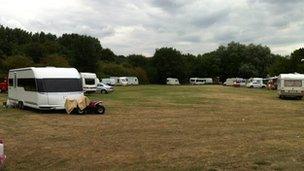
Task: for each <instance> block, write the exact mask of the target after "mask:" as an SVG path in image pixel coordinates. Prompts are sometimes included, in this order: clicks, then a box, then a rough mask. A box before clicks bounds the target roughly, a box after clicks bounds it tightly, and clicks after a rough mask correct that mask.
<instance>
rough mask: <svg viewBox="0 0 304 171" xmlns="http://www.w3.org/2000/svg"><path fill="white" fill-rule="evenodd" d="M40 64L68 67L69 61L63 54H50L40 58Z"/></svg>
mask: <svg viewBox="0 0 304 171" xmlns="http://www.w3.org/2000/svg"><path fill="white" fill-rule="evenodd" d="M41 64H43V65H45V66H54V67H70V65H69V62H68V61H67V59H66V58H65V57H63V56H58V55H50V56H47V57H45V58H43V59H42V60H41Z"/></svg>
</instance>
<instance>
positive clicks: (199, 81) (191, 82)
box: [189, 78, 206, 85]
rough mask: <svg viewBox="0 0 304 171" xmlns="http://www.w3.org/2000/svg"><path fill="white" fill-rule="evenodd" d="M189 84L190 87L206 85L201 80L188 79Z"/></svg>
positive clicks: (203, 80)
mask: <svg viewBox="0 0 304 171" xmlns="http://www.w3.org/2000/svg"><path fill="white" fill-rule="evenodd" d="M189 81H190V84H192V85H203V84H206V80H205V79H203V78H190V79H189Z"/></svg>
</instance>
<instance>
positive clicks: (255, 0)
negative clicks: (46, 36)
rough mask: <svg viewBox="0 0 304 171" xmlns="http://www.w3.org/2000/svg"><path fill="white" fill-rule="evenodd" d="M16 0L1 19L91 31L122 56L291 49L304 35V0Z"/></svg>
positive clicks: (0, 11)
mask: <svg viewBox="0 0 304 171" xmlns="http://www.w3.org/2000/svg"><path fill="white" fill-rule="evenodd" d="M12 1H14V2H15V3H19V1H18V0H0V3H1V4H2V5H1V6H0V24H4V25H6V26H11V27H21V28H23V29H26V30H28V31H44V32H51V33H55V34H57V35H60V34H63V33H73V32H75V33H80V34H86V35H91V36H94V37H98V38H99V39H100V42H101V44H102V46H103V47H107V48H111V49H112V50H113V51H114V52H115V53H117V54H123V55H128V54H131V53H139V54H146V55H148V56H151V55H152V54H153V52H154V50H155V48H159V47H162V46H173V47H175V48H178V49H180V50H181V51H185V52H189V53H194V54H198V53H203V52H208V51H211V50H214V49H215V48H216V47H217V46H218V45H220V44H226V43H228V42H230V41H240V42H241V43H258V44H259V43H262V44H263V45H267V46H269V47H270V48H272V47H274V48H275V51H276V52H280V53H281V52H284V53H285V54H289V53H290V52H291V51H293V50H294V49H291V48H290V47H298V46H300V45H301V43H302V41H303V39H304V37H303V35H304V22H303V17H304V13H303V11H304V1H302V0H289V1H288V0H228V1H227V0H216V1H210V0H190V1H189V0H113V1H109V0H71V1H72V2H71V1H70V0H52V2H57V3H60V4H61V5H60V7H58V6H53V7H52V6H51V7H48V6H45V5H43V2H37V1H34V0H28V1H27V3H26V4H29V5H30V6H35V5H37V4H38V5H37V6H36V7H35V8H33V9H31V10H29V11H27V10H23V9H26V8H22V9H16V8H15V6H7V5H6V4H8V3H6V2H12ZM45 1H51V0H45ZM39 4H40V5H39ZM49 4H50V5H51V4H52V3H49ZM71 4H73V7H70V6H71ZM61 6H65V8H63V7H61ZM21 11H22V12H21ZM41 11H42V13H41ZM302 44H303V43H302ZM287 47H288V48H287Z"/></svg>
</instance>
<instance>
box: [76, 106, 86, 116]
mask: <svg viewBox="0 0 304 171" xmlns="http://www.w3.org/2000/svg"><path fill="white" fill-rule="evenodd" d="M77 114H79V115H83V114H85V109H83V110H81V109H79V108H77Z"/></svg>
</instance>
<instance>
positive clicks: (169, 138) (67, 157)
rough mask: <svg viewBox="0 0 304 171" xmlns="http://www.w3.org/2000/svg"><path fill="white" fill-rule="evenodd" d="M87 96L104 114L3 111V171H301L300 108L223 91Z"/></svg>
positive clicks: (265, 96) (122, 91) (263, 94)
mask: <svg viewBox="0 0 304 171" xmlns="http://www.w3.org/2000/svg"><path fill="white" fill-rule="evenodd" d="M90 96H91V98H96V99H102V100H103V101H104V102H105V104H106V107H107V114H106V115H103V116H99V115H84V116H78V115H66V114H64V113H47V114H45V113H39V112H35V111H31V110H26V111H19V110H15V109H9V110H5V109H1V111H0V125H1V127H0V137H4V139H5V142H6V144H5V145H6V148H5V150H6V154H7V155H8V160H7V163H6V169H8V170H18V169H19V170H41V169H50V170H58V169H67V170H72V169H76V170H80V169H86V170H96V169H102V170H109V169H110V170H156V169H157V170H226V169H228V170H230V169H231V170H254V169H257V170H294V169H296V170H301V169H304V168H303V156H304V152H303V151H304V134H303V132H304V125H303V121H304V110H303V105H304V103H303V101H294V100H279V99H278V98H277V96H276V94H275V92H273V91H266V90H254V89H245V88H231V87H222V86H137V87H118V88H117V89H116V92H114V93H112V94H107V95H100V94H92V95H90ZM1 98H2V99H4V98H5V96H3V95H2V96H1Z"/></svg>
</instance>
